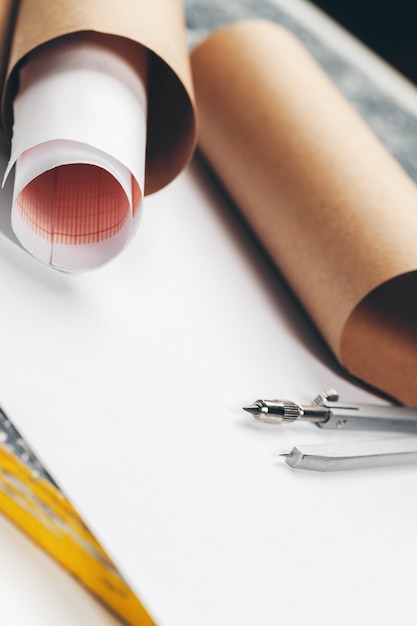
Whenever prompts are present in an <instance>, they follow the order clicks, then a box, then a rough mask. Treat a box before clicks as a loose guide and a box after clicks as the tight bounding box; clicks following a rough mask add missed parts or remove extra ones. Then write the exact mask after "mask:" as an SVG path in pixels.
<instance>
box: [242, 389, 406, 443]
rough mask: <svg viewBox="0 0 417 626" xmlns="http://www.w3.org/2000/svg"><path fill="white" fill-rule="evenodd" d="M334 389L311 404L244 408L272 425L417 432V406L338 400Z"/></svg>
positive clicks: (267, 403) (263, 404)
mask: <svg viewBox="0 0 417 626" xmlns="http://www.w3.org/2000/svg"><path fill="white" fill-rule="evenodd" d="M338 400H339V396H338V394H337V392H336V391H334V389H329V390H327V391H323V392H322V393H320V394H319V395H318V396H317V397H316V398H314V400H313V402H312V403H311V405H306V406H304V405H301V404H297V403H296V402H292V401H291V400H256V402H254V403H253V404H251V405H249V406H246V407H244V410H245V411H247V412H248V413H250V414H251V415H252V416H253V417H254V418H255V419H256V420H258V421H260V422H267V423H270V424H286V423H291V422H295V421H306V422H312V423H313V424H316V425H317V426H319V427H320V428H337V429H344V430H348V429H355V430H391V431H392V430H395V431H398V432H414V433H415V432H417V409H415V408H408V407H404V406H395V405H393V406H377V405H372V404H354V403H352V402H339V401H338Z"/></svg>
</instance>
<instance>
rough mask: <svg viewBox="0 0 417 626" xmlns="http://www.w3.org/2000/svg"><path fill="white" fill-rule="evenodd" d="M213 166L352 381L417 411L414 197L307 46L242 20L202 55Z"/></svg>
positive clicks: (201, 96) (199, 74)
mask: <svg viewBox="0 0 417 626" xmlns="http://www.w3.org/2000/svg"><path fill="white" fill-rule="evenodd" d="M192 68H193V73H194V87H195V93H196V102H197V110H198V113H199V124H200V147H201V150H202V152H203V154H204V155H205V156H206V158H207V160H208V161H209V163H210V164H211V166H212V167H213V169H214V170H215V172H216V173H217V175H218V176H219V178H220V179H221V181H222V182H223V184H224V185H225V187H226V188H227V190H228V191H229V193H230V194H231V196H232V197H233V199H234V200H235V202H236V204H237V206H238V207H239V208H240V210H241V211H242V213H243V215H244V217H245V218H246V220H247V221H248V223H249V225H250V226H251V227H252V228H253V230H254V232H255V233H256V235H257V236H258V238H259V240H260V241H261V242H262V244H263V245H264V246H265V248H266V250H267V251H268V253H269V254H270V256H271V258H272V259H273V260H274V261H275V263H276V265H277V266H278V268H279V269H280V270H281V272H282V273H283V275H284V276H285V277H286V279H287V280H288V282H289V284H290V285H291V286H292V288H293V290H294V292H295V293H296V294H297V296H298V298H299V299H300V301H301V302H302V304H303V305H304V306H305V308H306V310H307V311H308V313H309V314H310V316H311V318H312V319H313V320H314V322H315V324H316V325H317V327H318V329H319V330H320V332H321V333H322V335H323V337H324V338H325V340H326V341H327V343H328V345H329V346H330V348H331V349H332V350H333V352H334V354H335V355H336V357H337V358H338V360H339V361H340V363H341V364H342V365H343V366H344V367H345V368H346V369H347V370H349V371H350V372H351V373H352V374H353V375H354V376H356V377H358V378H360V379H363V380H364V381H366V382H367V383H369V384H370V385H372V386H374V387H376V388H378V389H380V390H382V391H383V392H385V393H387V394H389V395H390V396H393V397H395V398H397V399H398V400H400V401H401V402H403V403H405V404H409V405H417V245H416V233H417V187H416V186H415V184H414V183H413V181H412V180H411V179H410V178H409V177H408V176H407V174H406V173H405V172H404V171H403V170H402V169H401V168H400V166H399V165H398V164H397V163H396V161H395V160H394V159H393V158H392V157H391V156H390V155H389V154H388V152H387V151H386V150H385V148H384V147H383V146H382V145H381V143H380V142H379V141H378V140H377V138H376V137H375V136H374V135H373V133H372V132H371V131H370V130H369V129H368V127H367V126H366V125H365V123H364V122H363V121H362V120H361V119H360V117H359V116H358V115H357V113H356V112H355V111H354V110H353V109H352V108H351V106H350V105H349V104H348V103H347V102H346V101H345V99H344V98H343V97H342V96H341V94H340V93H339V92H338V91H337V89H336V88H335V87H334V86H333V84H332V83H331V81H330V80H329V79H328V78H327V76H326V75H325V74H324V72H323V71H322V70H321V68H320V67H319V66H318V65H317V64H316V62H315V61H314V60H313V59H312V58H311V56H310V55H309V54H308V53H307V51H306V50H305V49H304V48H303V46H302V45H301V44H300V43H299V42H298V41H297V40H296V39H295V38H294V36H292V35H291V34H290V33H288V32H286V31H285V30H283V29H282V28H281V27H279V26H277V25H275V24H272V23H268V22H264V21H243V22H240V23H237V24H233V25H231V26H228V27H226V28H224V29H222V30H220V31H217V32H216V33H214V34H213V35H212V36H210V37H209V38H208V39H207V40H206V41H205V42H203V43H202V44H201V45H200V46H199V47H198V48H197V49H196V50H195V51H194V52H193V54H192Z"/></svg>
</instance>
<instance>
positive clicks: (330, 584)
mask: <svg viewBox="0 0 417 626" xmlns="http://www.w3.org/2000/svg"><path fill="white" fill-rule="evenodd" d="M2 198H3V202H6V196H5V195H3V196H2ZM2 219H3V218H2ZM4 229H5V230H7V229H6V226H4ZM312 262H314V259H312ZM0 284H1V285H2V293H3V297H2V305H1V307H0V323H1V346H2V359H1V362H0V381H1V398H0V400H1V404H2V406H3V407H4V409H5V410H6V412H7V413H8V414H9V416H10V418H11V419H12V420H13V421H14V422H15V425H16V426H17V428H19V429H20V430H21V431H22V433H23V434H24V435H25V437H26V438H27V440H28V441H29V442H30V444H31V445H32V447H33V448H34V450H35V451H36V452H37V454H38V456H39V457H40V459H41V460H42V461H43V463H44V464H45V465H46V467H47V468H49V470H50V471H51V473H52V474H53V476H54V477H55V479H56V480H57V482H58V483H59V484H60V485H61V487H62V488H63V489H64V491H65V493H66V494H67V495H68V497H69V498H70V500H72V502H73V503H74V505H75V506H76V507H77V508H78V510H79V511H80V513H81V514H82V516H83V517H84V519H85V520H86V521H87V523H88V524H89V525H90V527H91V529H92V530H93V532H95V534H96V535H97V537H98V538H99V539H100V540H101V541H102V543H103V545H104V547H105V548H106V549H107V551H108V552H109V554H110V555H111V556H112V558H113V559H114V560H115V561H116V563H117V564H118V566H119V567H120V568H121V570H122V572H123V573H124V574H125V575H126V577H127V579H128V580H129V581H130V582H131V583H132V585H133V586H134V588H135V590H136V591H137V592H138V594H139V596H140V598H141V600H142V601H143V602H144V604H145V606H146V607H147V609H148V610H149V611H150V612H151V614H152V615H153V617H154V618H155V620H156V622H157V624H159V625H160V626H168V625H169V626H212V625H213V624H216V626H226V625H227V626H229V625H230V624H236V625H239V626H253V624H263V625H264V626H276V624H277V623H279V622H281V621H285V620H291V623H292V624H296V625H297V626H301V625H302V624H305V623H320V624H322V625H325V626H330V625H331V626H333V625H334V624H335V623H337V624H339V625H348V624H349V626H350V625H351V624H352V623H354V624H359V625H365V624H369V623H380V624H389V623H392V622H393V621H394V620H395V622H396V623H397V622H401V623H402V624H406V625H410V626H411V625H412V624H413V625H414V624H415V622H416V618H417V605H416V602H415V599H414V581H415V574H416V567H415V563H416V562H417V542H416V540H415V528H416V523H417V501H416V498H415V497H414V494H415V471H416V469H415V468H414V467H397V468H386V469H385V468H384V469H378V470H363V471H359V470H358V471H356V472H342V473H337V474H327V475H322V474H316V473H308V472H297V471H295V470H291V469H290V468H289V467H288V466H287V465H286V464H285V463H284V462H283V460H282V459H280V458H279V457H278V454H279V453H280V452H284V451H287V450H289V449H291V448H292V446H293V445H295V444H296V443H314V442H318V441H323V440H326V441H329V440H337V439H340V438H341V437H342V435H344V436H349V437H350V438H351V439H354V438H355V437H357V436H358V435H355V434H354V433H352V434H347V433H339V432H323V431H320V430H319V429H317V428H315V427H314V426H311V425H308V424H297V425H293V426H292V427H291V426H289V427H288V428H287V429H285V428H278V427H274V426H270V425H262V424H256V423H254V422H251V420H250V418H249V417H248V416H247V414H246V413H244V412H243V411H242V409H241V407H242V406H243V405H245V404H247V403H248V402H252V401H253V400H255V399H256V398H258V397H267V398H268V397H269V398H270V397H273V396H275V397H276V396H283V397H288V398H289V399H294V400H296V401H299V402H300V403H306V402H308V401H309V400H311V399H312V398H313V397H314V396H315V395H316V394H317V393H318V392H319V391H320V390H322V389H323V388H327V387H335V388H336V389H338V391H339V392H340V395H341V397H342V398H346V399H349V400H352V401H369V402H370V401H374V402H378V401H379V400H378V399H377V398H374V397H373V396H371V395H370V394H368V393H366V392H365V391H361V390H360V389H359V388H356V387H355V386H353V385H352V384H350V383H349V382H347V381H346V380H344V379H343V377H342V376H341V374H340V372H339V370H337V368H336V366H335V365H334V362H333V360H332V359H331V357H330V356H329V353H328V352H327V350H326V349H325V347H324V346H323V344H322V342H321V340H320V339H319V338H318V337H317V335H316V334H315V332H314V330H313V329H312V327H311V325H310V323H309V321H308V319H307V318H306V317H305V315H304V314H303V312H302V311H301V309H300V308H299V307H298V305H297V303H296V302H295V301H294V300H293V298H292V296H291V295H290V294H289V292H288V291H287V289H286V287H285V286H284V285H283V284H282V282H281V280H280V278H279V276H278V275H277V273H276V272H275V271H274V270H273V269H272V268H271V266H270V265H269V263H268V261H267V260H266V259H265V258H264V257H263V255H262V253H261V252H260V250H259V249H258V247H257V246H256V244H255V243H254V242H253V240H252V239H251V237H250V235H249V234H248V233H247V232H246V230H245V228H244V227H243V226H242V224H241V223H240V221H239V219H238V218H237V217H236V216H235V215H234V213H233V212H231V211H230V207H229V205H228V202H227V200H226V199H225V197H224V196H223V195H222V193H221V192H220V190H219V189H217V188H216V186H215V183H214V181H213V180H212V179H211V178H210V176H209V174H208V173H207V172H206V170H205V169H204V167H202V166H201V164H200V163H198V162H197V163H194V164H193V165H192V166H191V167H190V168H189V169H188V170H187V171H186V172H185V173H184V174H183V175H182V176H180V177H179V178H178V179H177V180H176V181H175V182H174V183H172V184H171V185H170V186H169V187H168V188H166V189H165V190H163V191H161V192H159V193H158V194H156V195H155V196H153V197H150V198H149V199H148V201H147V203H146V205H145V214H144V218H143V223H142V229H141V232H140V233H139V236H138V237H137V238H136V239H135V241H134V242H132V243H131V245H130V246H129V247H128V249H127V250H126V251H125V252H124V254H122V255H121V256H120V257H119V258H118V259H116V260H115V261H114V262H113V263H111V264H110V265H108V266H106V267H104V268H102V269H100V270H99V271H97V272H93V273H88V274H79V275H68V274H63V273H58V272H54V271H52V270H51V269H49V268H48V267H46V266H43V265H41V264H40V263H37V262H35V261H34V260H33V259H31V258H30V257H29V256H28V255H27V254H25V253H24V252H23V251H22V250H21V249H19V247H17V246H16V245H15V243H13V242H12V241H10V240H9V238H8V237H7V236H3V235H1V236H0ZM329 306H331V303H329ZM360 436H361V438H362V437H363V436H364V435H363V433H362V434H361V435H360ZM371 437H372V435H371ZM7 569H8V566H7V563H3V561H2V562H0V578H4V577H6V576H7ZM52 584H53V581H51V585H52ZM62 600H63V602H62V604H63V610H65V605H66V602H67V599H66V596H64V597H63V599H62ZM23 601H24V598H23V597H22V602H23ZM86 610H87V609H86ZM100 610H101V611H102V609H101V607H100ZM101 615H102V614H101ZM48 619H49V621H48ZM112 619H113V618H111V617H110V616H109V622H108V623H109V624H111V623H113V622H112V621H111V620H112ZM37 620H38V614H37V612H36V610H35V609H34V614H33V617H32V621H30V619H28V620H26V623H27V624H32V623H33V624H36V625H37V624H38V623H43V624H45V623H56V621H55V622H54V621H53V618H45V617H44V618H43V621H42V620H41V621H40V622H39V621H37ZM5 623H7V622H5ZM10 623H13V622H12V620H11V622H10ZM74 623H75V622H74ZM79 623H81V621H80V622H79ZM84 623H89V624H90V623H93V621H92V620H91V621H89V620H87V621H84ZM101 623H102V624H107V621H106V618H103V617H102V621H101Z"/></svg>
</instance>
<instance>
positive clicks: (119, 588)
mask: <svg viewBox="0 0 417 626" xmlns="http://www.w3.org/2000/svg"><path fill="white" fill-rule="evenodd" d="M0 511H1V512H2V513H3V514H4V515H6V516H7V517H8V518H9V519H10V520H11V521H12V522H14V523H15V524H16V525H17V526H18V527H19V528H20V529H21V530H23V532H24V533H26V535H28V536H29V537H30V538H31V539H32V540H33V541H34V542H35V543H36V544H37V545H38V546H40V547H41V548H43V550H45V551H46V552H47V553H48V554H49V555H50V556H51V557H53V558H54V559H55V560H56V561H57V562H58V563H59V564H60V565H62V567H64V568H65V569H66V570H68V572H70V573H71V574H72V575H73V576H75V578H77V579H78V580H79V581H80V583H82V584H83V585H84V586H85V587H86V588H87V589H88V590H89V591H90V592H91V593H93V594H94V595H95V596H96V597H97V598H98V599H99V600H100V601H101V602H103V603H104V604H105V605H106V606H107V607H108V608H109V609H110V610H111V611H112V612H114V613H115V614H116V615H117V616H119V617H120V619H121V620H122V621H124V622H125V623H126V624H129V625H131V626H155V624H154V621H153V620H152V618H151V617H150V616H149V614H148V612H147V611H146V609H145V608H144V607H143V605H142V604H141V602H140V601H139V599H138V598H137V597H136V595H135V594H134V593H133V591H132V590H131V589H130V587H129V585H128V584H127V582H126V581H125V580H124V579H123V577H122V576H121V574H120V573H119V571H118V570H117V567H116V566H115V564H114V563H113V562H112V561H111V559H110V558H109V556H108V555H107V554H106V552H105V551H104V550H103V548H102V547H101V545H100V544H99V543H98V541H97V540H96V539H95V537H94V535H93V534H92V533H91V531H90V530H89V529H88V527H87V526H86V525H85V524H84V522H83V520H82V519H81V517H80V516H79V515H78V513H77V511H76V510H75V509H74V507H73V506H72V505H71V503H70V502H69V501H68V499H67V498H66V497H65V495H64V494H63V493H62V491H61V490H60V489H59V487H58V485H57V484H56V482H55V481H54V479H53V478H52V477H51V475H50V474H49V473H48V472H47V471H46V470H45V468H44V467H43V466H42V464H41V463H40V461H39V459H38V458H37V457H36V455H35V454H34V453H33V451H32V450H31V449H30V447H29V446H28V445H27V443H26V442H25V440H24V439H23V437H22V436H21V435H20V433H19V432H18V431H17V430H16V428H15V427H14V426H13V424H12V423H11V421H10V420H9V419H8V417H7V416H6V414H5V413H4V412H3V410H2V409H1V408H0Z"/></svg>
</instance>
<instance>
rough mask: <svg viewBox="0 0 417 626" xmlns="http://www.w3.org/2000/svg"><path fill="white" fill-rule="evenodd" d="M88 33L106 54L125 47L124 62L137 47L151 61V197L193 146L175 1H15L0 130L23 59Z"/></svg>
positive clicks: (186, 68)
mask: <svg viewBox="0 0 417 626" xmlns="http://www.w3.org/2000/svg"><path fill="white" fill-rule="evenodd" d="M6 4H7V3H6ZM0 17H1V14H0ZM88 32H90V33H91V34H92V36H96V37H97V36H99V37H101V38H102V40H103V41H107V42H108V46H109V48H110V49H111V47H112V46H114V45H117V46H120V45H122V46H123V45H124V46H125V48H126V54H127V55H128V56H129V55H131V54H132V53H133V54H134V50H135V47H136V48H137V47H138V46H140V47H142V46H143V47H145V48H147V49H148V50H150V51H151V52H152V53H153V54H151V59H150V67H149V73H148V77H149V78H148V81H149V82H148V102H149V119H148V141H147V159H146V180H145V193H148V194H149V193H152V192H154V191H157V190H158V189H160V188H162V187H163V186H165V185H166V184H167V183H169V182H170V181H171V180H172V179H173V178H174V177H175V176H176V175H177V174H178V173H179V172H180V171H181V170H182V169H183V168H184V167H185V165H186V164H187V162H188V161H189V159H190V158H191V155H192V153H193V150H194V146H195V139H196V117H195V111H194V102H193V88H192V81H191V72H190V67H189V58H188V51H187V46H186V40H185V28H184V18H183V10H182V3H181V0H153V1H152V2H147V0H121V1H119V2H115V1H114V0H53V1H52V0H20V3H19V9H18V14H17V21H16V26H15V29H14V32H13V37H12V44H11V51H10V60H9V65H8V71H7V77H6V83H5V88H4V93H3V97H2V102H3V125H4V127H5V130H6V132H7V133H10V130H11V115H12V114H11V111H12V104H13V95H14V93H15V91H16V80H17V74H18V69H19V66H20V64H21V63H24V60H25V57H26V55H27V54H28V53H31V52H33V51H34V50H36V49H37V48H38V47H39V46H42V45H46V44H49V45H53V42H55V41H57V40H58V39H59V38H61V37H66V36H71V35H75V34H76V33H88ZM132 51H133V52H132Z"/></svg>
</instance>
